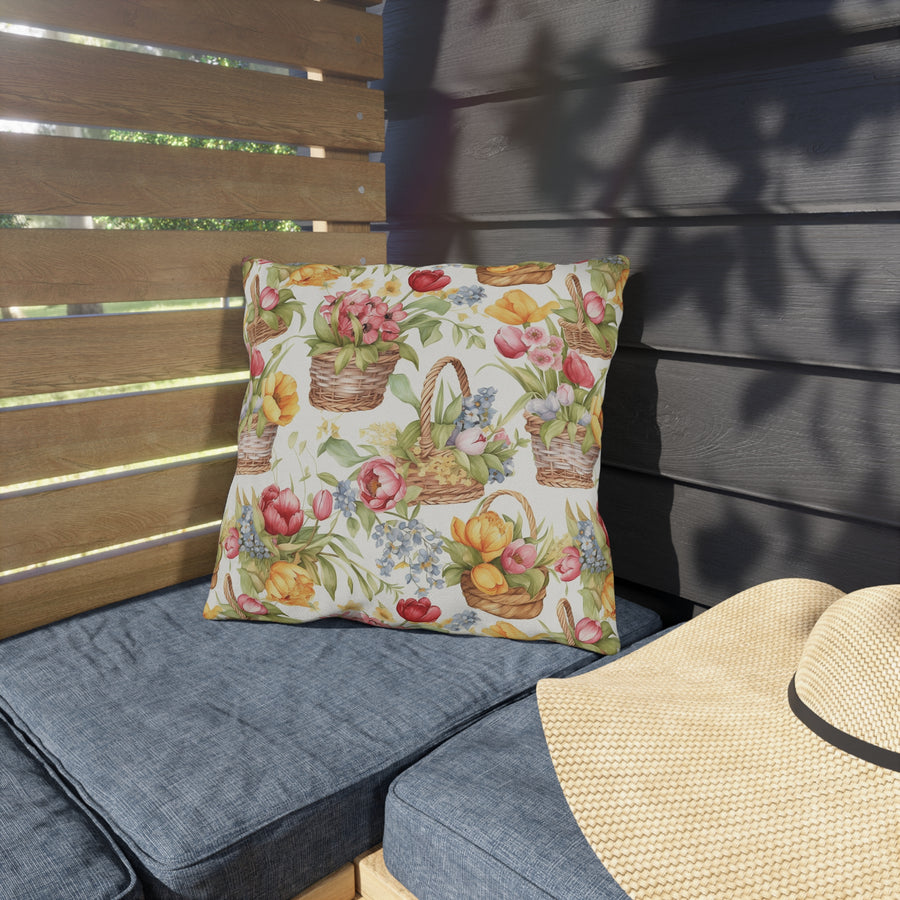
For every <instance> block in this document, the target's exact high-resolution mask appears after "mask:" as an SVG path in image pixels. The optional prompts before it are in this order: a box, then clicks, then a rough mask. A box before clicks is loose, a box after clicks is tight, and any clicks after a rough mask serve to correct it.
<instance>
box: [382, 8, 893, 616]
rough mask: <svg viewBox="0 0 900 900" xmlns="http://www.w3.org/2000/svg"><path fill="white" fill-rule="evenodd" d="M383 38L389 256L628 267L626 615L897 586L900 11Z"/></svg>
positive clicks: (622, 379) (648, 12) (611, 409)
mask: <svg viewBox="0 0 900 900" xmlns="http://www.w3.org/2000/svg"><path fill="white" fill-rule="evenodd" d="M383 15H384V26H385V50H386V52H385V80H384V87H385V90H386V101H387V109H388V119H389V123H388V131H387V141H386V150H385V153H384V162H385V163H386V171H387V185H388V223H387V224H388V228H389V229H390V235H389V241H388V247H389V258H390V259H391V261H394V262H407V263H411V264H426V263H429V264H435V263H439V262H451V261H460V262H473V263H481V264H501V263H506V262H514V261H517V260H523V259H557V260H561V261H571V260H576V259H583V258H586V257H590V256H598V255H605V254H609V253H624V254H626V255H628V256H629V257H630V258H631V260H632V265H633V269H632V273H633V274H632V278H631V280H630V281H629V284H628V286H627V287H626V294H625V320H624V323H623V327H622V331H621V339H620V350H619V352H618V353H617V356H616V358H615V360H614V362H613V367H612V371H611V373H610V380H609V385H608V390H607V399H606V405H605V410H606V428H605V432H604V447H603V471H602V475H601V482H600V509H601V512H602V513H603V515H604V518H605V519H606V521H607V524H608V526H609V530H610V536H611V542H612V548H613V554H614V562H615V564H616V574H617V576H618V578H619V582H620V592H621V593H624V594H626V595H627V594H628V590H629V589H630V590H631V591H632V592H633V593H634V595H635V596H637V597H641V596H642V595H643V596H646V597H647V598H650V599H652V598H657V599H658V598H660V597H662V598H668V601H667V602H669V604H670V611H673V612H676V611H677V612H678V613H680V612H681V611H683V610H685V609H689V608H690V604H693V603H697V604H700V605H711V604H714V603H716V602H718V601H720V600H722V599H724V598H725V597H727V596H729V595H730V594H732V593H735V592H736V591H738V590H741V589H743V588H746V587H750V586H751V585H753V584H755V583H758V582H760V581H764V580H767V579H770V578H776V577H791V576H796V577H808V578H817V579H821V580H824V581H829V582H831V583H833V584H835V585H836V586H838V587H840V588H842V589H844V590H852V589H855V588H858V587H862V586H865V585H868V584H874V583H885V582H894V581H900V290H898V279H900V251H898V247H900V217H898V211H900V41H898V26H900V3H897V2H878V0H842V2H838V0H795V2H786V3H774V2H759V0H755V2H749V0H736V2H731V3H720V2H715V0H681V2H672V0H568V2H566V0H563V2H559V3H547V2H545V0H434V2H429V3H422V2H421V0H388V2H387V3H386V4H385V7H384V12H383ZM676 598H681V599H682V600H683V601H687V602H679V600H678V599H676Z"/></svg>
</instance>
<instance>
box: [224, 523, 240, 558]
mask: <svg viewBox="0 0 900 900" xmlns="http://www.w3.org/2000/svg"><path fill="white" fill-rule="evenodd" d="M222 546H223V547H224V548H225V555H226V556H227V557H228V558H229V559H234V558H235V557H236V556H237V555H238V553H240V552H241V535H240V533H239V532H238V530H237V528H230V529H229V530H228V534H227V535H226V536H225V540H224V541H223V542H222Z"/></svg>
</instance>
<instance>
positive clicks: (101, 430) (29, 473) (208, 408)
mask: <svg viewBox="0 0 900 900" xmlns="http://www.w3.org/2000/svg"><path fill="white" fill-rule="evenodd" d="M245 389H246V385H245V384H244V383H243V382H241V383H238V384H216V385H210V386H208V387H197V388H182V389H180V390H175V391H156V392H152V393H143V394H130V395H128V396H125V397H112V398H109V399H95V400H88V401H84V402H81V403H74V402H73V403H60V404H57V405H54V406H38V407H24V408H21V409H0V459H2V460H3V468H2V471H0V484H3V485H11V484H21V483H23V482H29V481H36V480H39V479H42V478H55V477H57V476H60V475H73V474H76V473H81V472H89V471H92V470H95V469H105V468H109V467H111V466H122V465H128V464H130V463H137V462H146V461H147V460H153V459H163V458H166V457H171V456H180V455H182V454H186V453H197V452H200V451H203V450H215V449H219V448H224V447H229V446H233V445H234V444H235V442H236V440H237V424H238V419H239V418H240V411H241V403H242V401H243V398H244V392H245ZM26 448H27V452H23V451H25V450H26Z"/></svg>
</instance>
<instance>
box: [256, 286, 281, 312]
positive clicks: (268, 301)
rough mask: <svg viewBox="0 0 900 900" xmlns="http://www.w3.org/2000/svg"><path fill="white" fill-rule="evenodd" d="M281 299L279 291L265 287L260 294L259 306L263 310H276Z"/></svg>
mask: <svg viewBox="0 0 900 900" xmlns="http://www.w3.org/2000/svg"><path fill="white" fill-rule="evenodd" d="M279 299H280V298H279V296H278V291H276V290H275V288H270V287H264V288H263V289H262V291H260V294H259V305H260V306H261V307H262V308H263V309H275V307H276V306H278V301H279Z"/></svg>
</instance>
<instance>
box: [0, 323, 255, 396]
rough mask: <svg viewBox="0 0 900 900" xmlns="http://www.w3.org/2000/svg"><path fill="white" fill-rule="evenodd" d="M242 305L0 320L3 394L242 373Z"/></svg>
mask: <svg viewBox="0 0 900 900" xmlns="http://www.w3.org/2000/svg"><path fill="white" fill-rule="evenodd" d="M242 323H243V311H242V310H240V309H225V310H219V309H215V310H202V311H193V312H173V313H144V314H141V313H137V314H133V315H119V316H79V317H76V318H58V319H14V320H6V321H3V322H0V396H4V397H16V396H23V395H31V394H41V393H47V392H54V391H67V390H78V389H81V388H91V387H102V386H109V385H119V384H138V383H143V382H149V381H160V380H165V379H171V378H191V377H196V376H199V375H215V374H222V373H227V372H240V371H242V370H244V369H245V368H246V366H247V351H246V349H245V348H244V342H243V337H242V334H241V327H242Z"/></svg>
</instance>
